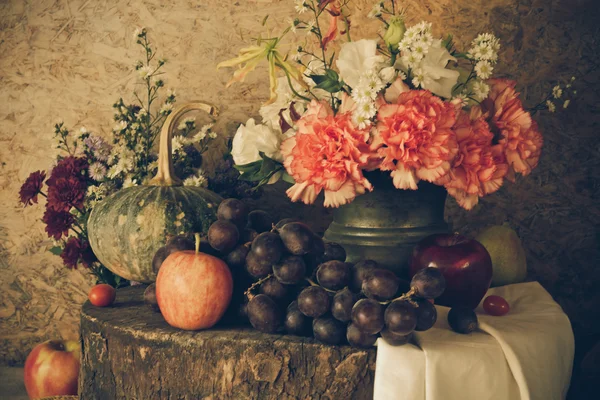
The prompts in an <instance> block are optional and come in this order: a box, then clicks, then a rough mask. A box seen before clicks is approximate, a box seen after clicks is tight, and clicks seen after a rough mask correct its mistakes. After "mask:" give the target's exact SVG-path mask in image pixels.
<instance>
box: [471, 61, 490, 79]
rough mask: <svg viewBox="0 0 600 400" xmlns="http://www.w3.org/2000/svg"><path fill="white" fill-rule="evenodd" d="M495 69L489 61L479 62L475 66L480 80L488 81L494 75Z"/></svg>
mask: <svg viewBox="0 0 600 400" xmlns="http://www.w3.org/2000/svg"><path fill="white" fill-rule="evenodd" d="M493 70H494V67H492V65H491V64H490V62H489V61H479V62H477V64H476V65H475V72H476V73H477V76H478V77H479V78H480V79H484V80H485V79H488V78H489V77H490V76H491V75H492V71H493Z"/></svg>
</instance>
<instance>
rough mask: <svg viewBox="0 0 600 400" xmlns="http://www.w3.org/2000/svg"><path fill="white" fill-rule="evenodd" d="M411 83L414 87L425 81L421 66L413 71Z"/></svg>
mask: <svg viewBox="0 0 600 400" xmlns="http://www.w3.org/2000/svg"><path fill="white" fill-rule="evenodd" d="M413 74H414V75H413V79H412V84H413V86H414V87H416V88H418V87H421V86H422V85H423V84H424V83H425V78H426V76H425V72H423V70H422V69H421V68H417V69H415V70H414V71H413Z"/></svg>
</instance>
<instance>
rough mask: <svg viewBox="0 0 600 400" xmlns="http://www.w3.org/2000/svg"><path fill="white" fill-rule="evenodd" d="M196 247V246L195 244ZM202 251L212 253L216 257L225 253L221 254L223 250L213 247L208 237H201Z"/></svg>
mask: <svg viewBox="0 0 600 400" xmlns="http://www.w3.org/2000/svg"><path fill="white" fill-rule="evenodd" d="M194 249H195V246H194ZM199 250H200V253H204V254H210V255H211V256H215V257H222V256H223V254H221V252H219V251H218V250H216V249H215V248H213V247H212V246H211V245H210V243H208V238H206V237H204V238H201V239H200V249H199Z"/></svg>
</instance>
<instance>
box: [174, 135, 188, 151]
mask: <svg viewBox="0 0 600 400" xmlns="http://www.w3.org/2000/svg"><path fill="white" fill-rule="evenodd" d="M185 145H186V140H185V138H184V137H183V136H175V137H174V138H173V140H172V141H171V149H173V152H174V153H176V152H178V151H180V150H181V149H183V146H185Z"/></svg>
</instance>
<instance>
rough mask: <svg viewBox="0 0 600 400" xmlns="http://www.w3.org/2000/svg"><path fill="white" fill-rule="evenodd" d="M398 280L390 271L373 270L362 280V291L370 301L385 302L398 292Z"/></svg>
mask: <svg viewBox="0 0 600 400" xmlns="http://www.w3.org/2000/svg"><path fill="white" fill-rule="evenodd" d="M399 285H400V279H398V277H397V276H396V274H394V273H393V272H392V271H389V270H387V269H382V268H375V269H373V270H371V271H369V273H367V275H366V277H365V278H364V279H363V283H362V291H363V293H364V294H365V296H367V297H368V298H370V299H375V300H377V301H387V300H390V299H393V298H394V296H395V295H396V293H397V292H398V287H399Z"/></svg>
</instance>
